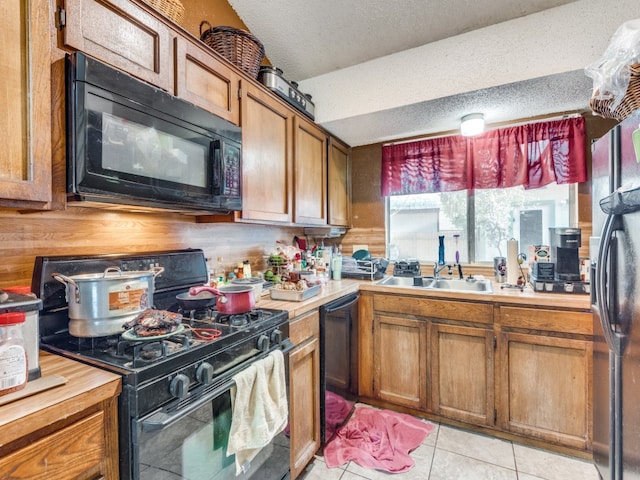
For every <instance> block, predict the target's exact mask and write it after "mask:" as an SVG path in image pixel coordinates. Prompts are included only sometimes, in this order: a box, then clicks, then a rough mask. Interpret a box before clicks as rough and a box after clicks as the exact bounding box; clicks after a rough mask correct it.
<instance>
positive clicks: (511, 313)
mask: <svg viewBox="0 0 640 480" xmlns="http://www.w3.org/2000/svg"><path fill="white" fill-rule="evenodd" d="M500 324H501V325H502V326H503V327H511V328H523V329H527V330H544V331H551V332H566V333H578V334H583V335H592V334H593V317H592V316H591V313H589V312H571V311H562V310H547V309H540V308H535V309H534V308H521V307H500Z"/></svg>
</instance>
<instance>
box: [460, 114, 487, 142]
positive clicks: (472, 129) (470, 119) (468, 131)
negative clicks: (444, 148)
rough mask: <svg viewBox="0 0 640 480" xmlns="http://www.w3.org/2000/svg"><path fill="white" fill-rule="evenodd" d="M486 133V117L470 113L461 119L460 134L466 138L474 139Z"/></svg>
mask: <svg viewBox="0 0 640 480" xmlns="http://www.w3.org/2000/svg"><path fill="white" fill-rule="evenodd" d="M482 132H484V115H483V114H482V113H470V114H469V115H465V116H464V117H462V118H461V119H460V133H461V134H462V135H464V136H465V137H472V136H474V135H478V134H480V133H482Z"/></svg>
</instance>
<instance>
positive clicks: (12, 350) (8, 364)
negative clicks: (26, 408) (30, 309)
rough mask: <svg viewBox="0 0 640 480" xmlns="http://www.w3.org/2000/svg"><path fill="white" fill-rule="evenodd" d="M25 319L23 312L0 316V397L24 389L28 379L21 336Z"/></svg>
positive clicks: (24, 349) (25, 352) (25, 354)
mask: <svg viewBox="0 0 640 480" xmlns="http://www.w3.org/2000/svg"><path fill="white" fill-rule="evenodd" d="M26 318H27V315H26V314H25V313H24V312H9V313H2V314H0V395H5V394H7V393H11V392H15V391H17V390H20V389H22V388H24V386H25V385H26V384H27V380H28V379H29V367H28V365H27V348H26V346H25V343H24V336H23V334H22V329H23V327H24V322H25V320H26Z"/></svg>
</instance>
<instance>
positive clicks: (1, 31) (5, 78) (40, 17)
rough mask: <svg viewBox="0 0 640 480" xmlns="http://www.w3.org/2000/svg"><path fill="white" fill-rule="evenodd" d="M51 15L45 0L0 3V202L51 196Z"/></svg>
mask: <svg viewBox="0 0 640 480" xmlns="http://www.w3.org/2000/svg"><path fill="white" fill-rule="evenodd" d="M51 15H52V13H51V10H50V2H49V1H47V0H29V1H23V2H1V3H0V26H1V27H2V28H0V45H2V49H0V65H2V66H3V68H2V77H1V78H0V98H2V102H1V103H2V110H1V111H0V134H1V135H0V136H1V137H2V141H3V145H2V148H1V149H0V192H1V193H0V204H2V205H4V206H29V207H34V208H44V207H45V205H44V203H45V202H49V201H51V189H52V186H51V74H50V68H49V66H50V64H51V58H50V56H51V55H50V40H49V22H50V19H51V18H52V16H51ZM28 202H41V203H40V204H29V203H28Z"/></svg>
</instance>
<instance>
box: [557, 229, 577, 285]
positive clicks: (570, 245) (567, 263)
mask: <svg viewBox="0 0 640 480" xmlns="http://www.w3.org/2000/svg"><path fill="white" fill-rule="evenodd" d="M549 237H550V245H551V258H552V259H553V261H554V263H555V265H556V267H555V275H554V279H555V280H557V281H580V255H579V249H580V246H581V242H582V240H581V231H580V229H579V228H569V227H562V228H554V227H552V228H549Z"/></svg>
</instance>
